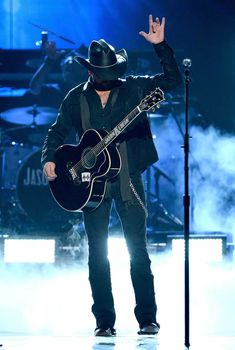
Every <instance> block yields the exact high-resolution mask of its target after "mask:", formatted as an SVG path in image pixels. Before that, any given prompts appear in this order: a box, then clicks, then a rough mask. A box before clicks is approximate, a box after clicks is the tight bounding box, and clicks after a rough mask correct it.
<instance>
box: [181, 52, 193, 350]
mask: <svg viewBox="0 0 235 350" xmlns="http://www.w3.org/2000/svg"><path fill="white" fill-rule="evenodd" d="M191 63H192V62H191V60H190V59H188V58H186V59H184V60H183V66H184V75H185V135H184V145H183V148H184V181H185V182H184V189H185V193H184V197H183V204H184V242H185V257H184V259H185V260H184V273H185V275H184V277H185V286H184V287H185V289H184V292H185V310H184V313H185V314H184V316H185V346H186V347H187V348H188V347H189V346H190V342H189V323H190V322H189V321H190V316H189V311H190V310H189V221H190V220H189V217H190V214H189V213H190V195H189V138H190V136H189V132H188V129H189V128H188V126H189V115H188V109H189V108H188V107H189V83H190V81H191V79H190V75H189V67H190V66H191Z"/></svg>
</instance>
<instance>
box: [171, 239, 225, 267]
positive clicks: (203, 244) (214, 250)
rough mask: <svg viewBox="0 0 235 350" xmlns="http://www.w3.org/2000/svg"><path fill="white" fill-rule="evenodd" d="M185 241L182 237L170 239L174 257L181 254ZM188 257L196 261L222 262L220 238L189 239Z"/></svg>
mask: <svg viewBox="0 0 235 350" xmlns="http://www.w3.org/2000/svg"><path fill="white" fill-rule="evenodd" d="M184 243H185V241H184V239H182V238H180V239H179V238H177V239H172V253H173V255H174V256H175V257H179V256H183V254H184V249H185V244H184ZM189 258H190V260H192V261H197V262H198V263H205V262H222V261H223V239H222V238H203V239H202V238H196V239H193V238H192V239H190V240H189Z"/></svg>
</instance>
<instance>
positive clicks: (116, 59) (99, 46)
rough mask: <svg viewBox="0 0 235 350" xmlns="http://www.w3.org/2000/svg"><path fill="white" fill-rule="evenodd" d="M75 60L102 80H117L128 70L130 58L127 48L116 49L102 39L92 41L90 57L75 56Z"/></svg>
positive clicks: (89, 51)
mask: <svg viewBox="0 0 235 350" xmlns="http://www.w3.org/2000/svg"><path fill="white" fill-rule="evenodd" d="M74 60H75V61H76V62H77V63H79V64H81V65H82V66H85V67H86V68H87V69H88V70H90V71H91V72H93V73H94V74H95V75H96V76H97V77H99V78H100V79H102V80H116V79H118V78H120V77H121V76H122V75H123V74H124V73H125V72H126V69H127V60H128V58H127V53H126V50H125V49H122V50H119V51H115V49H114V47H113V46H111V45H110V44H108V43H107V42H106V41H105V40H104V39H100V40H98V41H96V40H93V41H92V42H91V44H90V47H89V50H88V59H85V58H83V57H81V56H75V57H74Z"/></svg>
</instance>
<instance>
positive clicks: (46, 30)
mask: <svg viewBox="0 0 235 350" xmlns="http://www.w3.org/2000/svg"><path fill="white" fill-rule="evenodd" d="M29 24H31V25H32V26H34V27H36V28H39V29H41V30H42V32H41V36H42V40H43V39H44V40H45V39H46V40H47V34H48V33H50V34H52V35H55V36H57V37H58V38H60V39H61V40H63V41H66V42H68V43H70V44H72V45H76V43H75V42H74V41H72V40H71V39H68V38H65V37H64V36H61V35H59V34H57V33H55V32H53V31H51V30H48V29H47V28H44V27H42V26H40V25H38V24H35V23H32V22H30V21H29ZM43 33H45V34H44V37H43ZM39 43H40V44H39V46H41V42H39Z"/></svg>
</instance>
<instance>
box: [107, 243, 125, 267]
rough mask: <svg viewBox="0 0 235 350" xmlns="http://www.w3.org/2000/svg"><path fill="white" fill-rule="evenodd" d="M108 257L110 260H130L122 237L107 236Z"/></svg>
mask: <svg viewBox="0 0 235 350" xmlns="http://www.w3.org/2000/svg"><path fill="white" fill-rule="evenodd" d="M108 257H109V260H110V262H118V263H120V262H127V261H129V260H130V258H129V253H128V250H127V246H126V241H125V239H124V238H123V237H109V240H108Z"/></svg>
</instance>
